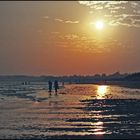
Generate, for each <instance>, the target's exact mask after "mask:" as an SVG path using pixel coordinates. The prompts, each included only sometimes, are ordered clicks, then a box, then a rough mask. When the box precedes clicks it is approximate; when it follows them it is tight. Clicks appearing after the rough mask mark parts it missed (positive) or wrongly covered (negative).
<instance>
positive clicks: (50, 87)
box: [48, 81, 52, 94]
mask: <svg viewBox="0 0 140 140" xmlns="http://www.w3.org/2000/svg"><path fill="white" fill-rule="evenodd" d="M48 85H49V93H50V94H51V92H52V82H51V81H49V82H48Z"/></svg>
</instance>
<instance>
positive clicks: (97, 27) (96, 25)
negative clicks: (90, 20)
mask: <svg viewBox="0 0 140 140" xmlns="http://www.w3.org/2000/svg"><path fill="white" fill-rule="evenodd" d="M95 27H96V29H98V30H101V29H103V28H104V22H103V21H101V20H99V21H97V22H96V23H95Z"/></svg>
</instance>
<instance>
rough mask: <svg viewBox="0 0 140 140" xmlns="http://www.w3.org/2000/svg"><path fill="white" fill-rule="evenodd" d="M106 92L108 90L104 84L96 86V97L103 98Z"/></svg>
mask: <svg viewBox="0 0 140 140" xmlns="http://www.w3.org/2000/svg"><path fill="white" fill-rule="evenodd" d="M107 92H108V86H106V85H99V86H97V99H104V98H105V96H106V93H107Z"/></svg>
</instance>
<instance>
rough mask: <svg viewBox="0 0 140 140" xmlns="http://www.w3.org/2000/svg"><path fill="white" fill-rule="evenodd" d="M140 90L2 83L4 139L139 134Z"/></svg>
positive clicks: (0, 110)
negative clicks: (54, 89)
mask: <svg viewBox="0 0 140 140" xmlns="http://www.w3.org/2000/svg"><path fill="white" fill-rule="evenodd" d="M139 108H140V89H130V88H123V87H119V86H112V85H111V86H103V85H92V84H87V85H66V86H65V88H64V89H60V90H59V93H58V95H56V94H55V93H52V94H51V95H50V94H49V93H48V92H47V86H46V83H30V84H29V85H22V84H21V83H16V82H13V83H8V82H7V83H1V84H0V138H1V139H3V138H6V139H7V138H12V139H14V138H17V139H18V138H54V139H56V138H61V139H62V138H64V139H66V138H76V139H77V138H91V139H93V138H99V139H101V138H138V137H139V135H140V111H139Z"/></svg>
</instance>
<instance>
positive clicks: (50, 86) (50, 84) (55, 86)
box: [48, 80, 59, 94]
mask: <svg viewBox="0 0 140 140" xmlns="http://www.w3.org/2000/svg"><path fill="white" fill-rule="evenodd" d="M48 85H49V93H50V94H51V92H52V86H53V84H52V82H51V81H49V82H48ZM58 88H59V86H58V81H57V80H55V81H54V90H55V93H56V94H57V90H58Z"/></svg>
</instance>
